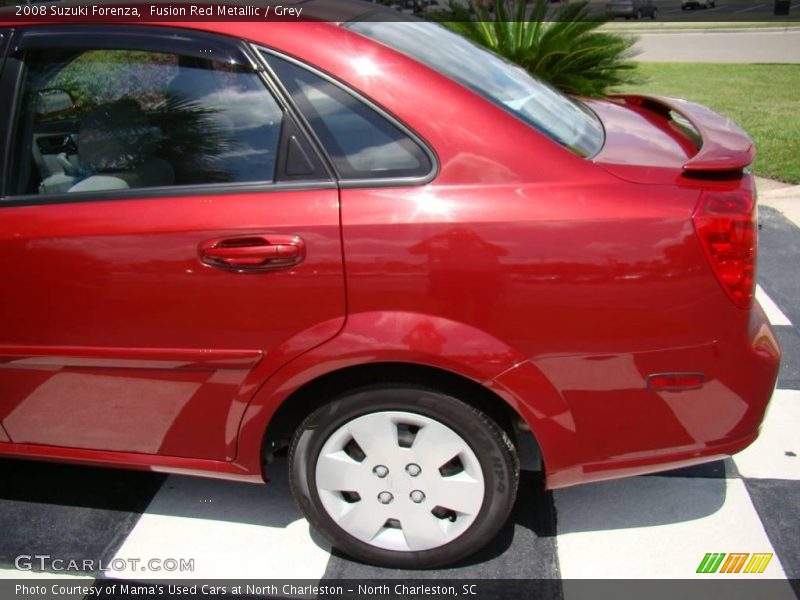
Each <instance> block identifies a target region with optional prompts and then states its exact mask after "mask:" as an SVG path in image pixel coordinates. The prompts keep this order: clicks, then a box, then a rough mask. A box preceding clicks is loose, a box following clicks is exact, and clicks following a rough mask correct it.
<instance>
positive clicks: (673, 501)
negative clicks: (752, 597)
mask: <svg viewBox="0 0 800 600" xmlns="http://www.w3.org/2000/svg"><path fill="white" fill-rule="evenodd" d="M555 504H556V511H557V513H558V540H557V541H558V558H559V564H560V567H561V576H562V577H563V578H564V579H639V578H642V579H653V578H657V579H672V578H674V579H689V578H694V577H706V578H707V577H708V576H707V575H702V574H698V573H697V572H696V571H697V568H698V566H699V564H700V561H701V560H702V559H703V557H704V556H705V554H706V553H708V552H726V553H728V552H748V553H757V552H772V553H774V550H773V547H772V545H771V544H770V541H769V538H768V537H767V534H766V532H765V531H764V527H763V526H762V524H761V521H760V519H759V517H758V513H757V512H756V510H755V507H754V506H753V503H752V501H751V500H750V496H749V495H748V493H747V489H746V488H745V485H744V482H743V481H742V480H741V479H722V478H720V479H710V478H709V479H704V478H683V477H636V478H633V479H625V480H620V481H610V482H603V483H597V484H591V485H584V486H577V487H574V488H567V489H565V490H557V491H556V493H555ZM728 576H729V577H741V575H735V574H730V575H728V574H716V575H714V577H728ZM761 577H768V578H775V579H779V578H783V577H785V575H784V570H783V566H782V565H781V562H780V560H779V559H778V557H777V556H773V558H772V560H771V561H770V563H769V564H768V566H767V569H766V571H765V572H764V573H763V574H762V575H761ZM787 591H789V593H791V589H790V588H788V585H787ZM788 597H791V596H788Z"/></svg>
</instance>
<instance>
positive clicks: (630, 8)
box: [606, 0, 658, 19]
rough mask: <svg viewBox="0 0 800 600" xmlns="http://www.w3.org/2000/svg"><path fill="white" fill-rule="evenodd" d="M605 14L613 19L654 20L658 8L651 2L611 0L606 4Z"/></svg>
mask: <svg viewBox="0 0 800 600" xmlns="http://www.w3.org/2000/svg"><path fill="white" fill-rule="evenodd" d="M606 12H607V13H608V14H609V15H611V16H613V17H614V18H617V17H625V18H626V19H641V18H643V17H649V18H651V19H655V18H656V17H657V16H658V7H657V6H656V5H655V4H654V3H653V0H613V2H609V3H608V4H606Z"/></svg>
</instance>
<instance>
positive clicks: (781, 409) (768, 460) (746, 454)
mask: <svg viewBox="0 0 800 600" xmlns="http://www.w3.org/2000/svg"><path fill="white" fill-rule="evenodd" d="M798 424H800V391H798V390H775V394H774V395H773V396H772V400H771V401H770V406H769V409H768V411H767V417H766V419H764V424H763V425H762V427H761V435H760V436H759V437H758V439H757V440H756V441H755V442H753V444H752V445H751V446H750V447H749V448H746V449H745V450H743V451H742V452H740V453H739V454H737V455H735V456H734V457H733V460H734V461H735V462H736V468H737V469H739V473H741V474H742V476H743V477H749V478H754V479H756V478H757V479H791V480H794V481H800V427H798Z"/></svg>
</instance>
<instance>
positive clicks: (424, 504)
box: [315, 411, 485, 551]
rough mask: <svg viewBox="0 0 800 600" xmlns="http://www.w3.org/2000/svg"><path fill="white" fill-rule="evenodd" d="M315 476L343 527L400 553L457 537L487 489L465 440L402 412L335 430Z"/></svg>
mask: <svg viewBox="0 0 800 600" xmlns="http://www.w3.org/2000/svg"><path fill="white" fill-rule="evenodd" d="M315 479H316V484H317V490H318V492H319V495H320V500H321V501H322V505H323V506H324V507H325V510H326V511H327V512H328V514H329V515H330V516H331V518H332V519H333V520H334V521H335V522H336V523H337V524H338V525H339V527H341V528H342V529H344V530H345V531H346V532H347V533H349V534H350V535H352V536H353V537H355V538H357V539H359V540H361V541H362V542H366V543H368V544H370V545H372V546H376V547H378V548H385V549H387V550H399V551H419V550H429V549H431V548H437V547H439V546H442V545H444V544H447V543H449V542H451V541H453V540H454V539H456V538H457V537H458V536H460V535H461V534H462V533H464V532H465V531H466V530H467V529H468V528H469V526H470V525H471V524H472V523H473V521H474V520H475V518H476V517H477V516H478V513H479V512H480V509H481V506H482V505H483V498H484V492H485V490H484V481H483V472H482V471H481V466H480V463H479V462H478V458H477V456H476V455H475V453H474V452H473V451H472V449H471V448H470V447H469V445H467V442H466V441H464V439H463V438H461V436H459V435H458V434H457V433H456V432H454V431H453V430H452V429H450V428H449V427H447V426H445V425H443V424H442V423H439V422H438V421H435V420H434V419H431V418H428V417H424V416H422V415H418V414H414V413H409V412H401V411H386V412H377V413H372V414H368V415H363V416H361V417H358V418H356V419H353V420H352V421H350V422H349V423H346V424H345V425H343V426H342V427H340V428H339V429H337V430H336V431H334V432H333V434H332V435H331V436H330V437H329V438H328V439H327V441H326V442H325V444H324V445H323V447H322V451H321V452H320V455H319V458H318V459H317V467H316V472H315Z"/></svg>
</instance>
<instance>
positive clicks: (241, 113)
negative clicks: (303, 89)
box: [11, 49, 283, 194]
mask: <svg viewBox="0 0 800 600" xmlns="http://www.w3.org/2000/svg"><path fill="white" fill-rule="evenodd" d="M25 65H26V70H25V76H24V82H23V98H22V101H21V104H20V110H19V114H18V118H17V123H16V139H17V148H16V151H15V154H14V168H12V170H11V173H12V174H13V176H14V180H12V181H11V185H12V190H11V191H12V193H14V194H54V193H76V192H91V191H102V190H122V189H127V188H144V187H153V186H172V185H177V186H180V185H197V184H210V183H238V182H256V181H258V182H264V181H272V180H274V177H275V164H276V154H277V150H278V144H279V139H280V131H281V125H282V122H283V112H282V110H281V108H280V107H279V106H278V104H277V102H276V101H275V99H274V98H273V97H272V95H271V94H270V92H269V91H268V89H267V88H266V87H265V86H264V84H263V82H262V81H261V79H260V78H259V77H258V75H257V74H255V73H253V72H252V71H251V70H249V69H247V68H246V67H242V66H240V65H236V64H229V63H222V62H218V61H213V60H208V59H204V58H196V57H187V56H182V55H177V54H170V53H162V52H149V51H138V50H87V49H58V50H55V49H48V50H36V51H29V52H28V53H27V54H26V56H25Z"/></svg>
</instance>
